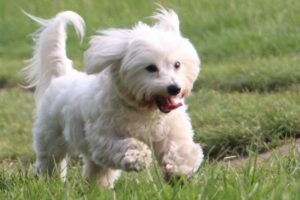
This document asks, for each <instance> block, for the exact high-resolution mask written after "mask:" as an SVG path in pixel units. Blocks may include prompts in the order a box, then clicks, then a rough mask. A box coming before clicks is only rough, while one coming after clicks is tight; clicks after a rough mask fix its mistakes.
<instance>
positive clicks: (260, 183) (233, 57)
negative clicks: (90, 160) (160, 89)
mask: <svg viewBox="0 0 300 200" xmlns="http://www.w3.org/2000/svg"><path fill="white" fill-rule="evenodd" d="M157 2H158V3H160V4H162V5H164V6H167V7H171V8H173V9H175V10H176V11H177V13H178V14H179V17H180V20H181V28H182V34H183V35H184V36H187V37H188V38H190V39H191V41H192V42H193V44H194V45H195V47H196V49H197V51H198V52H199V55H200V57H201V60H202V71H201V75H200V77H199V79H198V80H197V82H196V83H195V87H194V92H193V95H192V96H191V97H190V98H189V99H188V100H187V102H188V104H189V113H190V115H191V118H192V123H193V127H194V129H195V133H196V134H195V140H196V141H197V142H200V143H201V144H202V145H203V147H204V150H205V158H206V162H205V164H204V165H203V166H202V167H201V169H200V170H199V171H198V172H197V173H196V175H195V177H194V178H193V179H192V180H191V181H189V182H186V184H185V186H184V187H183V188H180V187H179V186H174V187H171V186H169V185H167V184H166V183H165V182H164V181H163V180H162V178H161V176H159V173H158V174H157V172H156V168H151V171H150V172H143V173H124V175H123V176H122V178H121V180H120V181H119V182H118V183H117V185H116V188H115V190H113V191H110V190H103V189H101V190H100V189H99V188H98V187H97V185H96V184H90V183H87V182H86V181H85V180H83V178H82V177H81V167H80V164H79V163H77V162H73V163H71V164H70V167H71V169H70V173H69V176H68V180H67V182H66V183H62V182H61V181H60V180H59V179H58V178H54V179H53V180H51V181H49V180H45V179H44V178H37V177H36V176H35V175H34V172H33V168H34V167H33V162H34V153H33V150H32V147H31V143H32V141H31V140H32V138H31V128H32V122H33V111H34V100H33V97H32V94H31V93H30V92H25V90H23V89H21V88H20V85H21V84H22V83H23V81H22V76H21V74H20V71H21V69H22V67H24V66H25V62H24V60H26V59H29V58H30V56H31V54H32V40H31V38H30V33H32V32H34V31H35V30H36V29H37V25H36V24H34V23H33V22H32V21H31V20H30V19H28V18H27V17H25V16H24V15H23V14H22V12H21V10H22V9H23V10H25V11H27V12H29V13H31V14H33V15H36V16H40V17H45V18H48V17H52V16H54V15H55V14H56V13H57V12H59V11H62V10H74V11H76V12H78V13H79V14H80V15H82V16H83V18H84V19H85V21H86V24H87V33H86V34H87V36H88V37H89V36H91V35H92V34H94V33H95V31H96V30H97V29H104V28H109V27H121V28H122V27H124V28H125V27H128V26H133V25H134V24H135V23H136V22H137V21H139V20H143V21H146V22H150V20H149V19H148V18H147V16H149V15H151V14H152V13H153V11H154V10H155V7H156V6H155V4H154V3H153V2H152V1H138V0H130V1H118V0H103V1H95V0H85V1H75V0H65V1H59V0H54V1H50V0H39V1H38V0H34V1H30V2H29V1H27V0H20V1H0V27H1V28H0V36H1V37H0V199H113V198H116V199H149V197H151V198H153V199H299V194H300V193H299V191H300V187H299V185H300V182H299V178H300V163H299V150H298V149H293V150H292V151H291V152H290V154H289V155H288V156H278V155H273V156H272V158H271V159H270V160H268V161H267V162H265V163H255V162H254V161H255V154H256V153H258V152H264V151H266V150H269V149H272V148H274V147H277V146H278V145H281V144H282V143H284V142H285V141H286V140H289V138H290V137H291V138H293V137H298V136H299V133H300V116H299V113H300V110H299V109H300V106H299V105H300V98H299V91H300V70H299V69H300V34H299V33H300V17H299V13H300V1H297V0H286V1H281V0H264V1H261V0H253V1H240V0H229V1H219V0H199V1H198V0H186V1H184V0H160V1H157ZM88 37H85V39H84V41H83V43H82V44H80V41H79V40H78V38H77V37H76V36H75V34H74V31H73V30H72V29H71V30H70V31H69V40H68V45H67V46H68V54H69V56H70V58H74V60H75V64H76V66H78V67H79V68H82V67H83V66H82V65H83V64H82V63H83V62H82V57H83V52H84V50H85V49H86V48H87V46H88ZM249 153H250V154H254V155H253V157H252V160H251V162H250V163H248V164H246V165H245V166H241V167H238V168H233V167H230V166H227V165H226V164H224V163H222V162H216V161H212V160H214V159H222V158H223V157H225V156H230V155H238V156H239V155H248V154H249Z"/></svg>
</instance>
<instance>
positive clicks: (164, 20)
mask: <svg viewBox="0 0 300 200" xmlns="http://www.w3.org/2000/svg"><path fill="white" fill-rule="evenodd" d="M157 10H158V11H157V13H155V14H154V15H153V16H152V18H153V19H155V20H156V21H157V22H156V24H155V25H154V26H153V27H154V28H158V29H163V30H165V31H170V32H174V33H175V34H178V35H180V29H179V19H178V16H177V14H176V13H175V12H174V11H173V10H167V9H165V8H163V7H162V6H160V7H159V8H158V9H157Z"/></svg>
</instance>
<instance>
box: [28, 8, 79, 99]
mask: <svg viewBox="0 0 300 200" xmlns="http://www.w3.org/2000/svg"><path fill="white" fill-rule="evenodd" d="M24 13H25V12H24ZM25 14H26V15H27V16H28V17H30V18H31V19H32V20H34V21H36V22H37V23H39V24H40V25H41V27H40V29H38V30H37V31H36V32H35V33H34V34H33V40H34V41H35V47H34V55H33V57H32V59H31V60H30V63H29V65H28V66H27V67H26V68H25V69H24V71H25V75H26V78H27V81H28V82H29V86H28V87H30V88H32V87H35V98H36V100H37V101H38V99H39V98H40V97H41V96H42V95H43V93H44V91H45V90H46V89H47V87H48V86H49V83H50V82H51V80H52V78H54V77H58V76H63V75H65V74H67V72H68V71H70V70H72V61H71V60H70V59H68V57H67V54H66V39H67V34H66V26H67V24H68V23H71V24H72V25H73V26H74V28H75V31H76V33H77V35H78V36H79V37H80V38H81V39H82V38H83V36H84V28H85V25H84V21H83V19H82V18H81V17H80V16H79V15H78V14H76V13H75V12H72V11H65V12H61V13H58V14H57V15H56V16H55V17H54V18H52V19H49V20H45V19H41V18H38V17H34V16H32V15H29V14H28V13H25Z"/></svg>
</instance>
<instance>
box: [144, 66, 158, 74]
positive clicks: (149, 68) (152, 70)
mask: <svg viewBox="0 0 300 200" xmlns="http://www.w3.org/2000/svg"><path fill="white" fill-rule="evenodd" d="M146 70H147V71H148V72H157V71H158V68H157V66H156V65H155V64H151V65H149V66H148V67H146Z"/></svg>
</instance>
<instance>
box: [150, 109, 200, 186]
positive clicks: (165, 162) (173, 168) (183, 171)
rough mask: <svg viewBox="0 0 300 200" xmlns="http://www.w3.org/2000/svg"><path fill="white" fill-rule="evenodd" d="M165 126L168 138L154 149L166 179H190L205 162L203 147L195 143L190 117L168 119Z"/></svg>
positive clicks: (159, 142) (179, 116) (185, 115)
mask: <svg viewBox="0 0 300 200" xmlns="http://www.w3.org/2000/svg"><path fill="white" fill-rule="evenodd" d="M163 126H164V128H163V129H161V130H163V131H164V132H166V133H163V134H165V135H166V137H165V138H164V139H162V140H160V141H156V142H154V149H155V153H156V156H157V158H158V161H159V164H160V166H161V168H162V171H163V173H164V175H165V179H166V180H167V181H170V179H171V178H172V177H179V176H181V175H183V176H185V177H187V178H189V177H190V176H191V175H192V174H193V173H194V172H195V171H196V170H197V169H198V168H199V166H200V164H201V162H202V160H203V152H202V148H201V146H200V145H199V144H197V143H195V142H194V141H193V129H192V127H191V124H190V120H189V117H188V116H187V114H186V113H182V114H181V115H180V114H179V115H178V114H177V115H176V116H175V115H174V117H168V119H167V120H166V121H165V123H164V124H163Z"/></svg>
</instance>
